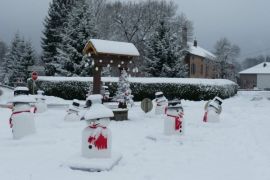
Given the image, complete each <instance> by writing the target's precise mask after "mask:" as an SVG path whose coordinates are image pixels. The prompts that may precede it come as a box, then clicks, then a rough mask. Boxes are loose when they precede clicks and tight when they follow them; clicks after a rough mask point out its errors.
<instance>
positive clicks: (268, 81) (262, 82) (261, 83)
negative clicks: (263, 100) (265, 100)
mask: <svg viewBox="0 0 270 180" xmlns="http://www.w3.org/2000/svg"><path fill="white" fill-rule="evenodd" d="M257 87H258V88H259V89H270V74H258V75H257Z"/></svg>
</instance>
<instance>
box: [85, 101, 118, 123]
mask: <svg viewBox="0 0 270 180" xmlns="http://www.w3.org/2000/svg"><path fill="white" fill-rule="evenodd" d="M110 117H113V112H112V110H111V109H109V108H106V107H105V108H104V105H103V104H93V105H92V106H91V107H90V108H89V109H88V110H87V111H86V113H85V115H84V118H85V120H93V119H98V118H110Z"/></svg>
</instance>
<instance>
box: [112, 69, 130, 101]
mask: <svg viewBox="0 0 270 180" xmlns="http://www.w3.org/2000/svg"><path fill="white" fill-rule="evenodd" d="M117 85H118V87H117V92H116V99H117V100H118V101H119V102H121V103H124V104H126V103H127V102H128V103H130V104H131V105H132V104H133V100H132V98H133V95H132V94H131V89H130V83H129V81H128V74H127V71H126V70H125V69H123V70H121V75H120V77H119V81H118V83H117Z"/></svg>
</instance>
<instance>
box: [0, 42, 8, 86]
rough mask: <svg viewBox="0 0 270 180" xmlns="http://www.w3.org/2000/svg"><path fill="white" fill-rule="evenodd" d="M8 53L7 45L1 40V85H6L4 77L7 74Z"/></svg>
mask: <svg viewBox="0 0 270 180" xmlns="http://www.w3.org/2000/svg"><path fill="white" fill-rule="evenodd" d="M6 53H7V45H6V43H4V42H3V41H1V40H0V84H1V83H4V77H5V74H6V71H5V68H4V67H5V61H4V57H5V56H6Z"/></svg>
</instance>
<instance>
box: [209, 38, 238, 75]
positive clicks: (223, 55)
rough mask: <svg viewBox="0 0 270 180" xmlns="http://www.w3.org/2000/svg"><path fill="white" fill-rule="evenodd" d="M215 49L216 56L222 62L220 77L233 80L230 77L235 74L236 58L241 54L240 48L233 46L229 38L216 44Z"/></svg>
mask: <svg viewBox="0 0 270 180" xmlns="http://www.w3.org/2000/svg"><path fill="white" fill-rule="evenodd" d="M214 49H215V51H214V54H215V55H216V56H217V60H218V61H219V62H220V77H221V78H224V79H226V78H228V79H231V78H230V77H231V76H233V75H234V74H235V72H234V71H235V70H234V64H236V58H237V57H238V56H239V54H240V48H239V46H237V45H235V44H232V43H231V42H230V41H229V40H228V39H227V38H221V39H220V40H218V41H217V42H216V44H215V46H214ZM232 80H234V79H232Z"/></svg>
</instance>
